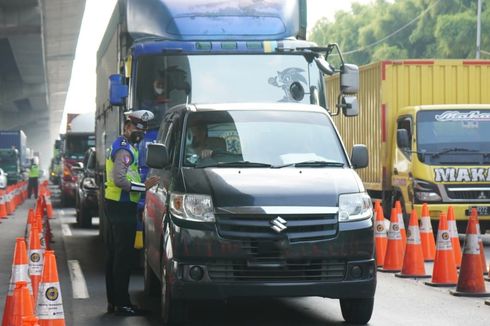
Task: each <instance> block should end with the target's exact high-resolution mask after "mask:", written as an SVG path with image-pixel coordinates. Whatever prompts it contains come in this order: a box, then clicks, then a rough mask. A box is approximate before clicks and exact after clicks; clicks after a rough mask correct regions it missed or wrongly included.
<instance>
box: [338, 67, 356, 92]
mask: <svg viewBox="0 0 490 326" xmlns="http://www.w3.org/2000/svg"><path fill="white" fill-rule="evenodd" d="M340 90H341V92H342V93H343V94H357V92H359V67H358V66H356V65H353V64H349V63H345V64H344V65H342V68H341V70H340Z"/></svg>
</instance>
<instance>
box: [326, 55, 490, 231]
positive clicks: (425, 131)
mask: <svg viewBox="0 0 490 326" xmlns="http://www.w3.org/2000/svg"><path fill="white" fill-rule="evenodd" d="M338 84H339V77H338V75H334V76H332V77H328V80H327V85H328V86H327V87H328V88H327V89H326V93H327V96H328V101H329V107H330V108H335V102H336V99H337V97H338V89H339V87H338ZM358 99H359V112H360V114H359V116H357V117H354V118H351V119H340V117H338V116H334V121H335V124H336V125H337V128H338V130H339V132H340V134H341V136H342V138H343V139H344V142H345V146H346V147H347V148H348V149H349V150H350V149H351V148H352V146H353V144H357V143H364V144H366V145H367V147H368V149H369V160H370V162H369V166H368V167H367V168H366V169H364V170H360V171H359V175H360V177H361V179H362V180H363V182H364V185H365V187H366V188H367V189H368V191H369V193H370V195H371V196H372V197H373V198H379V199H382V202H383V207H384V209H385V214H386V216H389V212H390V207H392V206H393V203H394V201H395V200H400V201H401V203H402V209H403V210H404V214H405V217H407V216H408V214H409V213H411V211H412V210H413V209H415V210H417V213H418V214H419V216H420V213H421V207H422V204H423V203H427V204H428V205H429V211H430V215H431V219H432V221H433V222H434V224H435V223H437V220H438V219H439V215H440V213H441V212H447V208H448V206H449V205H451V206H453V208H454V210H455V218H456V220H457V224H458V229H459V230H460V232H461V231H462V232H464V230H465V227H466V221H467V218H468V217H467V210H468V208H470V207H477V209H478V212H479V217H480V224H481V229H482V231H483V232H484V230H485V229H487V228H490V60H397V61H381V62H377V63H373V64H369V65H366V66H362V67H360V91H359V94H358ZM335 111H336V110H335V109H334V110H332V109H331V113H332V115H335V114H336V113H337V112H335Z"/></svg>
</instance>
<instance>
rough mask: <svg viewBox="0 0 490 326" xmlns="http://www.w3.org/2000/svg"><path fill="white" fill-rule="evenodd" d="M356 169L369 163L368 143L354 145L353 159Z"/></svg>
mask: <svg viewBox="0 0 490 326" xmlns="http://www.w3.org/2000/svg"><path fill="white" fill-rule="evenodd" d="M350 161H351V162H352V166H353V167H354V169H362V168H365V167H367V166H368V164H369V154H368V150H367V147H366V145H362V144H356V145H354V146H353V147H352V154H351V159H350Z"/></svg>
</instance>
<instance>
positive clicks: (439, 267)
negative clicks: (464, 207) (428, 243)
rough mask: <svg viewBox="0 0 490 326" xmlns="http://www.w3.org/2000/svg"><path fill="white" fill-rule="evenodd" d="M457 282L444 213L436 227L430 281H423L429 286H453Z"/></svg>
mask: <svg viewBox="0 0 490 326" xmlns="http://www.w3.org/2000/svg"><path fill="white" fill-rule="evenodd" d="M457 282H458V272H457V268H456V263H455V262H454V253H453V246H452V244H451V237H450V236H449V230H448V226H447V217H446V214H445V213H441V215H440V216H439V226H438V228H437V249H436V258H435V260H434V270H433V271H432V282H425V284H427V285H430V286H455V285H456V283H457Z"/></svg>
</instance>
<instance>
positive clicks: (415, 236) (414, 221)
mask: <svg viewBox="0 0 490 326" xmlns="http://www.w3.org/2000/svg"><path fill="white" fill-rule="evenodd" d="M395 276H397V277H420V278H423V277H430V275H428V274H426V273H425V265H424V254H423V252H422V244H421V242H420V232H419V220H418V217H417V211H416V210H415V209H414V210H412V213H411V215H410V223H409V225H408V231H407V247H406V249H405V257H404V259H403V268H402V271H401V273H399V274H396V275H395Z"/></svg>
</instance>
